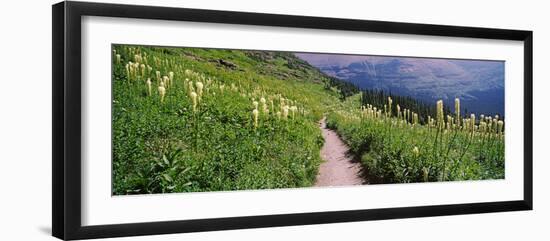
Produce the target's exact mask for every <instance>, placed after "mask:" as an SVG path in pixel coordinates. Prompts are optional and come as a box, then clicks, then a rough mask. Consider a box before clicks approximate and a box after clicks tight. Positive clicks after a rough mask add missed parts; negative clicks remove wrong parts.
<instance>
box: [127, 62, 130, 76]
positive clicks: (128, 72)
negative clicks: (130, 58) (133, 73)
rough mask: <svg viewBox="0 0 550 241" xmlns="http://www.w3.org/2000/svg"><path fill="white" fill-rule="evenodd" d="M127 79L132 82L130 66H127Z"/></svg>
mask: <svg viewBox="0 0 550 241" xmlns="http://www.w3.org/2000/svg"><path fill="white" fill-rule="evenodd" d="M126 78H128V80H130V64H126Z"/></svg>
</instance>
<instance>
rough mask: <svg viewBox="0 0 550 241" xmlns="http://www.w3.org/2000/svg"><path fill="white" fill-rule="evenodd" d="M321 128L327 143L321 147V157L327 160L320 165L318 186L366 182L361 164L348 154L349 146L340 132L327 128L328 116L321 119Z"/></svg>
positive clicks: (316, 184) (316, 183)
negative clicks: (340, 135)
mask: <svg viewBox="0 0 550 241" xmlns="http://www.w3.org/2000/svg"><path fill="white" fill-rule="evenodd" d="M319 128H321V131H322V133H323V138H324V139H325V144H324V145H323V147H322V148H321V158H323V160H325V162H323V163H322V164H321V166H320V167H319V174H317V181H316V182H315V186H316V187H326V186H350V185H361V184H363V183H365V181H364V180H363V178H361V165H360V164H359V163H356V162H353V160H352V158H351V157H349V156H348V154H347V153H348V150H349V147H348V146H347V145H346V144H345V143H344V142H343V141H342V139H340V137H339V136H338V134H337V133H336V132H335V131H333V130H331V129H328V128H327V124H326V118H323V119H321V121H320V122H319Z"/></svg>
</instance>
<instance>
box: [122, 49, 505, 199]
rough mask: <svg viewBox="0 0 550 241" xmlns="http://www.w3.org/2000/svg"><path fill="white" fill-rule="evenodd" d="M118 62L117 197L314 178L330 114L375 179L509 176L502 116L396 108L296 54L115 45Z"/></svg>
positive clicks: (304, 183)
mask: <svg viewBox="0 0 550 241" xmlns="http://www.w3.org/2000/svg"><path fill="white" fill-rule="evenodd" d="M112 61H113V76H112V78H113V79H112V81H113V103H112V108H113V111H112V113H113V114H112V115H113V116H112V121H113V123H112V126H113V142H112V143H113V154H112V158H113V194H115V195H120V194H144V193H167V192H201V191H228V190H246V189H267V188H292V187H308V186H312V185H313V184H314V183H315V178H316V175H317V173H318V169H319V165H320V163H321V162H322V160H321V157H320V155H319V151H320V148H321V146H322V145H323V143H324V140H323V138H322V136H321V131H320V130H319V127H318V121H319V120H320V119H321V118H322V117H323V116H327V117H328V124H329V127H331V128H333V129H335V130H336V131H337V132H338V133H339V134H340V135H341V136H342V137H343V139H344V141H345V142H346V143H347V144H348V145H350V147H351V150H352V151H353V154H355V155H356V156H358V157H361V163H362V164H363V166H364V167H366V171H367V173H366V174H367V176H368V177H369V181H370V182H371V183H377V182H378V183H388V182H419V181H447V180H471V179H490V178H503V177H504V168H503V166H504V141H503V139H504V133H503V125H504V124H503V122H502V121H499V120H498V119H495V118H491V119H488V118H489V117H487V118H486V117H483V118H482V120H483V121H479V120H478V121H476V120H475V118H473V117H468V119H466V118H463V117H461V116H459V115H458V116H457V118H456V120H453V119H452V118H451V117H449V118H443V119H441V118H439V115H440V113H441V115H448V114H449V115H452V114H451V113H450V110H449V108H443V107H441V109H442V110H441V112H440V108H439V107H438V108H437V109H436V108H435V105H433V109H430V108H429V106H426V105H425V104H422V103H419V102H418V103H417V102H415V101H414V99H410V98H404V97H403V98H401V97H399V96H392V97H393V98H395V99H396V100H399V101H403V102H404V103H403V105H404V106H405V107H404V108H403V110H398V109H396V108H398V107H397V105H398V104H399V103H396V102H394V103H391V102H390V103H387V102H386V103H385V102H384V101H382V100H381V99H386V98H387V97H388V96H385V95H384V94H383V93H382V94H381V93H378V92H376V91H370V92H369V91H365V92H361V93H360V92H359V90H358V88H356V87H355V86H353V85H351V84H349V83H346V82H342V81H340V80H338V79H336V78H333V77H329V76H327V75H325V74H323V73H321V72H320V71H319V70H318V69H316V68H314V67H312V66H310V65H309V64H308V63H306V62H304V61H303V60H301V59H299V58H297V57H295V56H294V55H293V54H292V53H285V52H268V51H242V50H221V49H199V48H164V47H143V46H130V45H114V46H113V59H112ZM390 99H391V97H390ZM388 100H389V99H388ZM369 101H372V102H375V103H371V104H369ZM383 105H385V106H384V108H382V106H383ZM405 108H407V110H405ZM443 109H444V110H443ZM416 113H421V114H416ZM430 115H437V117H434V118H432V117H430ZM419 116H420V117H419ZM447 119H448V120H447ZM457 120H459V121H458V122H457Z"/></svg>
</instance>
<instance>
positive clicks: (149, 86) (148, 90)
mask: <svg viewBox="0 0 550 241" xmlns="http://www.w3.org/2000/svg"><path fill="white" fill-rule="evenodd" d="M151 84H152V83H151V78H147V94H149V96H151Z"/></svg>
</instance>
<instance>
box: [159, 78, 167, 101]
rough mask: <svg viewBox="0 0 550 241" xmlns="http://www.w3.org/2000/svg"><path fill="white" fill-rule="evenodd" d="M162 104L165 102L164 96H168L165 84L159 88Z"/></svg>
mask: <svg viewBox="0 0 550 241" xmlns="http://www.w3.org/2000/svg"><path fill="white" fill-rule="evenodd" d="M158 90H159V95H160V102H164V95H166V88H164V83H162V82H161V83H160V85H159V87H158Z"/></svg>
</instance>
